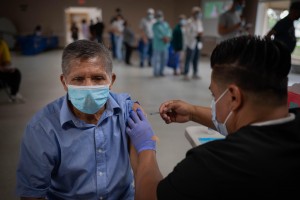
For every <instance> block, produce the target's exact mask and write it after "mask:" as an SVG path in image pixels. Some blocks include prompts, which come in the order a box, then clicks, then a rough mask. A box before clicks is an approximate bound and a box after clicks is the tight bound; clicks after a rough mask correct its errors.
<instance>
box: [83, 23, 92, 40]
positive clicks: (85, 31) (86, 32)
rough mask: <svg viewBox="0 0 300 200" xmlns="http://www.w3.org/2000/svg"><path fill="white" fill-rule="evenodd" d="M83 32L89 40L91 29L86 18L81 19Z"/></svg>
mask: <svg viewBox="0 0 300 200" xmlns="http://www.w3.org/2000/svg"><path fill="white" fill-rule="evenodd" d="M81 32H82V36H83V39H84V40H89V38H90V30H89V25H88V24H87V22H86V19H83V20H81Z"/></svg>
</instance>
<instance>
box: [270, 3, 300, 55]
mask: <svg viewBox="0 0 300 200" xmlns="http://www.w3.org/2000/svg"><path fill="white" fill-rule="evenodd" d="M299 18H300V1H297V2H296V1H295V2H292V4H291V6H290V9H289V14H288V15H287V16H286V17H284V18H283V19H281V20H279V21H278V22H277V23H276V24H275V26H274V27H273V28H272V29H271V30H270V31H269V32H268V34H267V35H266V37H268V38H271V37H272V36H274V40H278V41H281V42H283V43H284V44H285V45H287V47H288V49H289V51H290V53H292V52H293V51H294V49H295V47H296V43H297V39H296V36H295V27H294V21H295V20H298V19H299Z"/></svg>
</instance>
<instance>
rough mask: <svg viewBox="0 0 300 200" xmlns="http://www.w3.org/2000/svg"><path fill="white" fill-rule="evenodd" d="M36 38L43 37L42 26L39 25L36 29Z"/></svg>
mask: <svg viewBox="0 0 300 200" xmlns="http://www.w3.org/2000/svg"><path fill="white" fill-rule="evenodd" d="M33 34H34V35H35V36H41V35H42V26H41V25H37V26H36V27H35V28H34V33H33Z"/></svg>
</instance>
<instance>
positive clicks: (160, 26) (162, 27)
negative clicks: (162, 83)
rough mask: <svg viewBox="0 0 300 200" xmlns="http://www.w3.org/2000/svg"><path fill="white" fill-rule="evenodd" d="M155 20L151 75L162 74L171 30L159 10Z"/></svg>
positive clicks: (166, 58)
mask: <svg viewBox="0 0 300 200" xmlns="http://www.w3.org/2000/svg"><path fill="white" fill-rule="evenodd" d="M155 18H156V22H155V24H154V25H153V27H152V29H153V41H152V45H153V58H152V64H153V75H154V76H155V77H158V76H164V68H165V65H166V64H167V60H168V48H169V44H170V40H171V35H172V30H171V28H170V26H169V24H168V23H167V22H166V21H165V20H164V14H163V12H162V11H161V10H158V11H157V12H156V13H155Z"/></svg>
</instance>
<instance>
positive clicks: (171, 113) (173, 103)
mask: <svg viewBox="0 0 300 200" xmlns="http://www.w3.org/2000/svg"><path fill="white" fill-rule="evenodd" d="M192 109H193V106H192V105H191V104H189V103H186V102H184V101H181V100H170V101H166V102H164V103H162V104H161V105H160V108H159V113H160V116H161V118H162V119H163V120H164V121H165V122H166V123H167V124H170V123H172V122H177V123H185V122H188V121H190V118H191V115H192V114H191V113H192Z"/></svg>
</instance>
